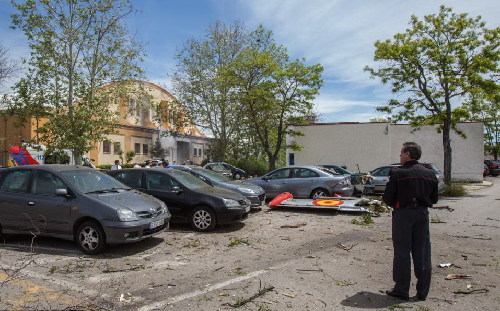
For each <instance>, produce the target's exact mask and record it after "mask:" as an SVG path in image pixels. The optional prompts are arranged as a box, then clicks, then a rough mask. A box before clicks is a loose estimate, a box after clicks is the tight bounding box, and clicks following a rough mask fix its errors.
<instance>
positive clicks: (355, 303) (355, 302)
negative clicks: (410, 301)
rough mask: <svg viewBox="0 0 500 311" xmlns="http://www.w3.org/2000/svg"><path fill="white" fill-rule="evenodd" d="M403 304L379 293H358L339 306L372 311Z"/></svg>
mask: <svg viewBox="0 0 500 311" xmlns="http://www.w3.org/2000/svg"><path fill="white" fill-rule="evenodd" d="M405 302H406V301H403V300H401V299H397V298H393V297H389V296H387V295H385V294H381V293H372V292H358V293H356V294H354V295H353V296H351V297H347V298H346V299H344V300H343V301H342V302H341V304H342V305H343V306H347V307H354V308H359V309H369V310H373V309H380V308H388V307H390V306H393V305H401V304H403V303H405Z"/></svg>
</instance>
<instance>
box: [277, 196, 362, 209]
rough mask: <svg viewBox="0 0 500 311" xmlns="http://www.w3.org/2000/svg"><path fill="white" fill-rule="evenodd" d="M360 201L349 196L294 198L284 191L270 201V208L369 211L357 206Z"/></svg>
mask: <svg viewBox="0 0 500 311" xmlns="http://www.w3.org/2000/svg"><path fill="white" fill-rule="evenodd" d="M359 201H361V199H358V198H351V197H325V198H317V199H294V198H293V195H292V194H291V193H288V192H285V193H282V194H280V195H278V196H277V197H276V198H274V199H273V200H272V201H271V202H269V207H270V208H277V207H292V208H293V207H297V208H311V209H328V210H336V211H340V212H362V213H371V211H370V210H369V209H366V208H364V207H361V206H357V203H358V202H359Z"/></svg>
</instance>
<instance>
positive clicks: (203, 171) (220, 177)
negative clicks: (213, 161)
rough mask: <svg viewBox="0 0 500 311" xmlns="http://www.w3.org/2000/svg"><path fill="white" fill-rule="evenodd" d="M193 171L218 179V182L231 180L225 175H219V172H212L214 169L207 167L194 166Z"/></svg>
mask: <svg viewBox="0 0 500 311" xmlns="http://www.w3.org/2000/svg"><path fill="white" fill-rule="evenodd" d="M193 171H195V172H196V173H198V174H200V175H202V176H204V177H206V178H210V179H212V180H215V181H218V182H230V181H231V180H230V179H229V178H227V177H226V176H224V175H221V174H219V173H217V172H214V171H211V170H207V169H203V168H201V169H200V168H194V169H193Z"/></svg>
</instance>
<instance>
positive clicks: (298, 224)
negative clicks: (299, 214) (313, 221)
mask: <svg viewBox="0 0 500 311" xmlns="http://www.w3.org/2000/svg"><path fill="white" fill-rule="evenodd" d="M306 225H307V222H299V223H296V224H294V225H283V226H281V227H280V228H300V227H304V226H306Z"/></svg>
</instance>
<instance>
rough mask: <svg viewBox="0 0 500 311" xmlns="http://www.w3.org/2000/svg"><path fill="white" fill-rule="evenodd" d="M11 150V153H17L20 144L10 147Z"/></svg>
mask: <svg viewBox="0 0 500 311" xmlns="http://www.w3.org/2000/svg"><path fill="white" fill-rule="evenodd" d="M9 151H10V153H15V154H17V153H19V146H18V145H15V146H12V147H10V150H9Z"/></svg>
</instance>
